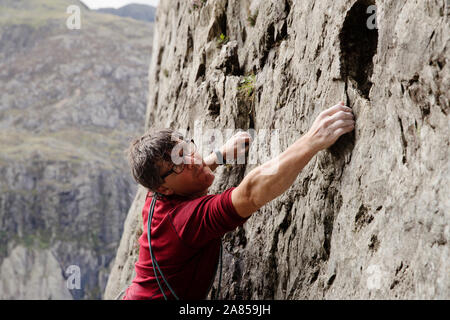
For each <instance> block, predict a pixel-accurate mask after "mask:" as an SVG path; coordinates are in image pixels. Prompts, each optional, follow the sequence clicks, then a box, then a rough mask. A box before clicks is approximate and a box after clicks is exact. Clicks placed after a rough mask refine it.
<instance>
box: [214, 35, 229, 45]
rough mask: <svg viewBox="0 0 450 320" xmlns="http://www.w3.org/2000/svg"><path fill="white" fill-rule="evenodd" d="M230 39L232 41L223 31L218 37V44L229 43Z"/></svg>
mask: <svg viewBox="0 0 450 320" xmlns="http://www.w3.org/2000/svg"><path fill="white" fill-rule="evenodd" d="M228 41H230V38H229V37H227V36H226V35H224V34H223V33H221V34H220V36H219V38H218V39H217V44H218V45H219V46H223V45H225V44H227V43H228Z"/></svg>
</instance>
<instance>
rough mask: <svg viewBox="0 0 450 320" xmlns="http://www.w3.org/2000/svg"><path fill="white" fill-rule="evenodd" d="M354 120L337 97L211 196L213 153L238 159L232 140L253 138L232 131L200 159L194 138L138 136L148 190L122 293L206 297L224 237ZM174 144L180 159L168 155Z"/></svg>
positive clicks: (136, 168) (134, 156) (138, 175)
mask: <svg viewBox="0 0 450 320" xmlns="http://www.w3.org/2000/svg"><path fill="white" fill-rule="evenodd" d="M354 126H355V121H354V117H353V113H352V110H351V109H350V108H348V107H347V106H344V103H342V102H341V103H340V104H338V105H335V106H333V107H331V108H329V109H327V110H325V111H323V112H321V113H320V114H319V116H318V117H317V118H316V119H315V121H314V123H313V124H312V126H311V128H310V130H309V131H308V132H307V133H306V134H305V135H303V136H302V137H300V138H299V139H298V140H297V141H295V142H294V143H293V144H292V145H291V146H290V147H289V148H287V149H286V150H285V151H284V152H282V153H281V154H279V155H278V156H276V157H275V158H273V159H272V160H270V161H268V162H266V163H264V164H262V165H260V166H258V167H256V168H255V169H253V170H252V171H250V172H249V173H248V174H247V176H245V178H244V179H243V180H242V182H241V183H240V184H239V185H238V186H236V187H233V188H230V189H228V190H225V191H224V192H223V193H221V194H216V195H212V194H208V188H209V187H210V186H211V184H212V183H213V180H214V173H213V171H214V169H216V167H217V166H218V163H220V161H219V160H222V159H218V158H219V157H221V156H223V158H225V159H226V158H227V156H231V157H236V155H237V151H238V150H237V146H238V145H240V144H242V143H249V142H250V140H251V137H250V135H249V134H248V133H245V132H241V133H238V134H237V135H235V136H233V137H232V138H231V139H230V140H229V141H227V143H225V145H224V146H223V147H222V148H221V150H220V151H221V153H222V154H220V153H219V152H215V153H212V154H211V155H210V156H208V157H207V158H205V159H202V157H201V156H200V155H199V153H198V152H197V151H196V148H195V144H194V143H193V142H192V141H185V140H183V137H181V135H179V134H177V132H175V131H172V130H169V129H166V130H160V131H155V132H148V133H146V134H145V135H143V136H142V137H141V138H139V139H136V140H135V141H134V142H133V143H132V144H131V146H130V150H129V162H130V166H131V171H132V174H133V176H134V178H135V180H136V181H137V182H138V183H140V184H141V185H142V186H144V187H146V188H147V189H148V190H149V192H148V194H147V199H146V202H145V205H144V209H143V212H142V216H143V222H144V232H143V234H142V236H141V237H140V239H139V244H140V248H139V260H138V261H137V263H136V264H135V270H136V277H135V278H134V280H133V282H132V284H131V285H130V286H129V287H128V288H127V290H126V292H125V295H124V297H123V299H125V300H137V299H164V298H165V299H190V300H197V299H205V298H206V297H207V295H208V293H209V290H210V288H211V285H212V282H213V280H214V277H215V274H216V270H217V266H218V260H219V256H220V250H221V238H222V236H223V235H224V234H225V233H227V232H229V231H232V230H234V229H236V228H237V227H238V226H241V225H242V224H243V223H244V222H245V221H247V219H248V218H249V217H250V216H251V215H252V214H253V213H254V212H256V211H257V210H258V209H259V208H261V207H262V206H264V205H265V204H266V203H268V202H269V201H271V200H273V199H275V198H277V197H278V196H280V195H281V194H282V193H283V192H285V191H286V190H287V189H288V188H289V187H290V186H291V185H292V183H293V182H294V181H295V179H296V177H297V176H298V174H299V173H300V171H301V170H302V169H303V168H304V167H305V166H306V164H307V163H308V162H309V161H310V160H311V158H312V157H313V156H314V155H315V154H316V153H318V152H319V151H320V150H323V149H326V148H328V147H330V146H331V145H333V144H334V143H335V142H336V140H337V139H338V138H339V137H340V136H342V135H343V134H345V133H348V132H350V131H352V130H353V129H354ZM174 137H176V138H174ZM174 150H176V153H177V154H176V155H177V156H179V157H181V158H182V159H184V161H182V162H181V163H176V164H175V163H174V161H172V160H173V159H174V158H173V152H172V151H174ZM273 168H276V170H272V169H273ZM268 172H272V173H273V174H267V173H268ZM149 214H150V216H149ZM273 214H276V212H274V213H273ZM149 218H151V219H149ZM149 222H150V234H148V232H147V229H148V223H149ZM149 238H150V243H151V246H149V241H148V239H149ZM152 257H153V259H152ZM153 260H154V261H153ZM155 272H156V273H155Z"/></svg>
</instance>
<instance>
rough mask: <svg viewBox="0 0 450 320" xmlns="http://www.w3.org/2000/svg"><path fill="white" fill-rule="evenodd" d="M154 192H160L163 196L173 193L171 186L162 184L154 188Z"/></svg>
mask: <svg viewBox="0 0 450 320" xmlns="http://www.w3.org/2000/svg"><path fill="white" fill-rule="evenodd" d="M156 192H158V193H161V194H163V195H165V196H170V195H172V194H173V193H174V192H173V190H172V189H171V188H167V187H164V186H159V187H158V189H156Z"/></svg>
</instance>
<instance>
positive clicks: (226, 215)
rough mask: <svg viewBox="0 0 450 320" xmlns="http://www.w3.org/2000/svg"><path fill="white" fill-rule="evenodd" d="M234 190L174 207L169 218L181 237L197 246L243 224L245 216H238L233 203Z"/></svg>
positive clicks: (190, 244) (192, 245)
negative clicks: (232, 194)
mask: <svg viewBox="0 0 450 320" xmlns="http://www.w3.org/2000/svg"><path fill="white" fill-rule="evenodd" d="M234 189H235V188H230V189H228V190H226V191H225V192H223V193H221V194H217V195H207V196H203V197H200V198H197V199H194V200H191V201H186V202H183V203H182V204H180V206H178V207H177V208H176V209H175V210H173V211H172V212H171V220H172V223H173V225H174V228H175V230H176V232H177V233H178V235H179V237H180V238H181V240H182V241H184V242H186V244H187V245H189V246H191V247H194V248H199V247H202V246H204V245H206V244H207V243H208V242H209V241H211V240H213V239H218V238H221V237H222V236H223V235H224V234H225V233H227V232H229V231H233V230H234V229H236V228H237V227H238V226H241V225H243V224H244V222H245V221H247V220H248V218H243V217H241V216H240V215H239V214H238V213H237V212H236V209H235V208H234V206H233V203H232V201H231V193H232V191H233V190H234Z"/></svg>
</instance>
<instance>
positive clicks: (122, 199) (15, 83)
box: [0, 0, 155, 299]
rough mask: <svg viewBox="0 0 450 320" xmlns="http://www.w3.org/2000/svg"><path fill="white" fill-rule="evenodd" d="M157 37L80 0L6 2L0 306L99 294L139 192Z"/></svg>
mask: <svg viewBox="0 0 450 320" xmlns="http://www.w3.org/2000/svg"><path fill="white" fill-rule="evenodd" d="M70 5H77V6H78V7H79V8H80V9H81V29H80V30H69V29H68V27H67V25H66V21H67V19H68V17H69V16H70V14H68V13H67V8H68V7H69V6H70ZM148 8H149V10H150V11H154V10H155V8H151V7H148ZM152 38H153V24H152V23H150V22H142V21H137V20H135V19H131V18H122V17H118V16H115V15H111V14H103V13H98V12H96V11H91V10H89V9H88V8H87V7H85V6H84V5H83V4H82V3H81V2H79V1H68V0H50V1H48V0H0V190H1V192H0V299H24V298H27V299H72V298H75V299H100V298H102V293H103V290H104V288H105V285H106V280H107V276H108V273H109V270H110V268H111V261H112V259H113V258H114V255H115V252H116V250H117V246H118V243H119V240H120V237H121V234H122V230H123V222H124V219H125V217H126V214H127V211H128V209H129V207H130V204H131V202H132V200H133V197H134V194H135V192H136V186H135V183H134V181H133V180H132V179H131V176H130V174H129V172H128V166H127V163H126V157H125V154H124V150H125V149H126V148H127V146H128V143H129V141H130V140H131V139H132V138H133V137H134V136H137V135H139V134H141V133H142V131H143V130H144V122H145V119H144V117H145V110H146V103H147V92H148V80H147V74H148V64H149V62H150V57H151V49H152V48H151V46H152ZM70 265H75V266H78V267H79V268H80V274H81V282H80V283H81V288H80V289H73V290H69V289H68V287H67V283H66V281H67V279H68V277H69V274H67V273H66V270H67V268H68V267H69V266H70Z"/></svg>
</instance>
